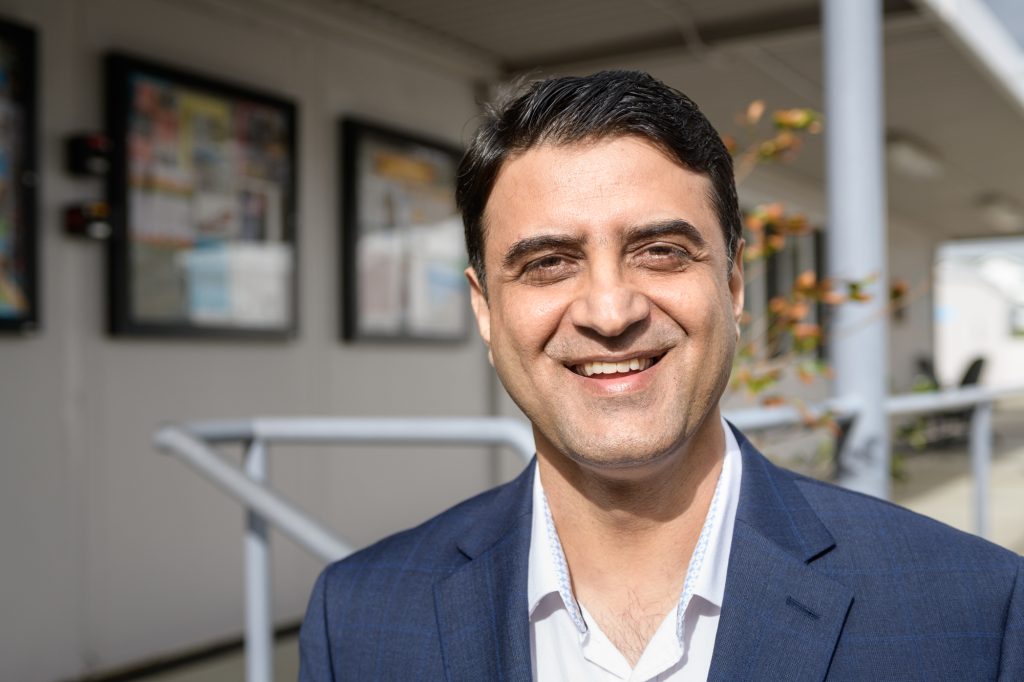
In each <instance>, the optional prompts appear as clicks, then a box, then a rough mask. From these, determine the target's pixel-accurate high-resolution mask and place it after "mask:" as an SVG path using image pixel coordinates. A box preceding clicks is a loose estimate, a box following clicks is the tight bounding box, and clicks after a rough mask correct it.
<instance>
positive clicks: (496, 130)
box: [300, 72, 1024, 681]
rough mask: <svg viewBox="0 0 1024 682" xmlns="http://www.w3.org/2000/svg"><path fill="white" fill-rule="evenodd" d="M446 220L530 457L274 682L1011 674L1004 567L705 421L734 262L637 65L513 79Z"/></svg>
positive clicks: (733, 217)
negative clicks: (532, 446) (294, 679)
mask: <svg viewBox="0 0 1024 682" xmlns="http://www.w3.org/2000/svg"><path fill="white" fill-rule="evenodd" d="M458 200H459V206H460V208H461V210H462V212H463V219H464V222H465V227H466V241H467V247H468V251H469V258H470V267H469V269H468V270H467V273H466V274H467V276H468V278H469V281H470V285H471V292H472V302H473V309H474V311H475V313H476V318H477V323H478V326H479V330H480V335H481V336H482V338H483V340H484V342H485V343H486V344H487V346H488V349H489V356H490V359H491V363H492V364H493V365H494V367H495V369H496V370H497V372H498V375H499V376H500V378H501V380H502V383H503V384H504V385H505V388H506V389H507V390H508V392H509V394H510V395H511V396H512V398H513V399H514V400H515V401H516V403H517V404H518V405H519V406H520V408H522V410H523V412H524V413H525V414H526V415H527V417H528V418H529V419H530V421H531V422H532V424H533V430H534V436H535V440H536V446H537V458H536V463H535V465H533V466H530V467H528V468H527V470H526V471H525V472H523V474H522V475H520V476H519V477H518V478H517V479H516V480H514V481H512V482H511V483H509V484H507V485H504V486H502V487H500V488H497V489H495V490H492V491H489V492H486V493H483V494H482V495H479V496H477V497H475V498H473V499H471V500H469V501H467V502H464V503H462V504H461V505H459V506H457V507H455V508H453V509H451V510H449V511H447V512H445V513H443V514H441V515H440V516H438V517H436V518H434V519H432V520H430V521H428V522H426V523H425V524H423V525H422V526H419V527H418V528H415V529H413V530H410V531H406V532H405V533H400V534H398V535H395V536H393V537H390V538H387V539H385V540H383V541H381V542H379V543H377V544H375V545H373V546H372V547H370V548H368V549H365V550H363V551H361V552H359V553H357V554H355V555H353V556H352V557H350V558H348V559H347V560H345V561H342V562H339V563H337V564H334V565H332V566H330V567H328V568H327V570H326V571H325V572H324V573H323V575H321V577H320V578H319V580H318V581H317V584H316V587H315V588H314V591H313V596H312V598H311V600H310V606H309V611H308V613H307V616H306V620H305V622H304V624H303V626H302V635H301V650H302V664H301V665H302V671H301V675H300V676H301V678H302V679H304V680H331V679H353V680H355V679H359V680H417V679H423V680H445V679H447V680H528V679H531V678H532V679H537V680H541V681H546V680H703V679H714V680H738V679H755V680H822V679H825V678H828V679H835V680H865V679H884V680H944V679H949V680H981V679H986V680H987V679H995V678H997V677H998V678H999V679H1004V680H1011V679H1013V680H1021V679H1024V567H1022V559H1021V558H1020V557H1018V556H1016V555H1014V554H1012V553H1010V552H1008V551H1005V550H1002V549H1000V548H997V547H995V546H994V545H991V544H989V543H986V542H984V541H982V540H980V539H978V538H975V537H972V536H969V535H966V534H963V533H959V532H957V531H954V530H952V529H950V528H947V527H945V526H942V525H941V524H938V523H936V522H933V521H930V520H928V519H925V518H923V517H920V516H916V515H914V514H912V513H910V512H907V511H905V510H902V509H899V508H898V507H895V506H892V505H889V504H887V503H885V502H881V501H878V500H874V499H871V498H868V497H865V496H861V495H858V494H856V493H851V492H848V491H843V490H841V489H838V488H835V487H832V486H829V485H827V484H824V483H820V482H817V481H813V480H809V479H806V478H803V477H800V476H797V475H795V474H792V473H790V472H786V471H784V470H781V469H778V468H776V467H774V466H773V465H771V464H770V463H769V462H768V461H767V460H765V459H764V458H763V457H762V456H761V455H760V454H759V453H758V452H757V451H756V450H755V449H754V448H753V447H752V446H751V445H750V443H748V442H747V441H746V440H745V439H744V438H743V436H742V435H741V434H739V433H738V432H735V431H734V430H732V428H731V427H730V426H729V425H728V424H726V423H725V422H724V421H723V420H722V418H721V415H720V412H719V407H718V401H719V398H720V397H721V395H722V392H723V391H724V389H725V386H726V382H727V379H728V376H729V372H730V367H731V362H732V357H733V351H734V348H735V344H736V341H737V337H738V327H737V323H738V320H739V317H740V313H741V311H742V308H743V265H742V263H743V261H742V253H743V242H742V239H741V238H740V219H739V211H738V207H737V199H736V191H735V186H734V181H733V175H732V165H731V161H730V158H729V155H728V153H727V152H726V150H725V148H724V146H723V145H722V142H721V140H720V139H719V137H718V135H717V133H715V131H714V129H713V128H712V127H711V125H710V124H709V123H708V121H707V120H706V119H705V117H704V116H703V115H702V114H701V113H700V111H699V110H698V109H697V107H696V105H695V104H694V103H693V102H692V101H690V100H689V99H688V98H686V97H685V96H684V95H682V94H680V93H678V92H676V91H674V90H671V89H670V88H667V87H666V86H664V85H663V84H661V83H659V82H658V81H655V80H654V79H652V78H651V77H649V76H646V75H644V74H639V73H629V72H603V73H599V74H595V75H593V76H589V77H585V78H556V79H549V80H546V81H541V82H538V83H534V84H533V85H531V86H530V87H529V88H528V89H526V90H525V92H523V93H521V94H519V95H518V96H517V97H515V98H513V99H510V100H509V101H507V102H506V103H504V104H502V105H500V106H498V107H496V108H495V109H494V110H492V111H490V112H489V114H488V116H487V118H486V120H485V122H484V123H483V125H482V127H481V129H480V131H479V132H478V134H477V136H476V138H475V139H474V141H473V143H472V144H471V146H470V148H469V150H468V151H467V153H466V156H465V158H464V159H463V163H462V167H461V169H460V175H459V188H458Z"/></svg>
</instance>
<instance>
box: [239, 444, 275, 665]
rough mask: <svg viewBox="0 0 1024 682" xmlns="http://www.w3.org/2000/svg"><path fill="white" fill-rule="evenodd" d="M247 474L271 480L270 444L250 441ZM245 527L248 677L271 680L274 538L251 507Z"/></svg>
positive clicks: (247, 511) (246, 656)
mask: <svg viewBox="0 0 1024 682" xmlns="http://www.w3.org/2000/svg"><path fill="white" fill-rule="evenodd" d="M245 474H246V475H247V476H248V477H249V478H250V479H252V480H253V481H255V482H257V483H261V484H262V483H263V482H264V481H266V480H267V446H266V444H265V443H264V442H263V441H262V440H259V439H255V440H252V441H250V443H249V447H248V449H247V450H246V452H245ZM245 516H246V519H245V521H246V529H245V679H246V680H247V682H271V680H272V679H273V670H274V624H273V619H272V617H271V603H270V600H271V592H270V590H271V586H270V544H269V543H270V538H269V537H268V533H267V522H266V519H264V518H263V517H262V516H260V515H259V514H257V513H256V512H254V511H253V510H252V509H249V508H247V509H246V512H245Z"/></svg>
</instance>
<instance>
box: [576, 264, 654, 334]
mask: <svg viewBox="0 0 1024 682" xmlns="http://www.w3.org/2000/svg"><path fill="white" fill-rule="evenodd" d="M583 287H584V289H583V290H582V291H580V293H579V295H578V296H577V297H576V299H575V300H574V301H573V303H572V305H571V306H570V308H569V319H570V320H571V321H572V323H573V324H575V325H576V326H578V327H585V328H587V329H591V330H593V331H595V332H597V333H598V334H600V335H601V336H605V337H615V336H619V335H620V334H622V333H624V332H625V331H626V330H627V329H629V328H630V327H631V326H633V325H634V324H636V323H637V322H640V321H641V320H644V319H646V318H647V316H648V315H650V312H651V302H650V299H648V298H647V296H646V295H644V294H643V292H641V291H639V290H638V289H637V288H636V287H635V286H634V285H632V284H631V283H630V282H628V281H627V280H626V278H624V277H623V276H622V272H621V271H620V269H619V268H618V267H614V266H613V267H606V268H601V269H593V270H591V271H590V273H589V276H588V277H587V278H585V279H584V283H583Z"/></svg>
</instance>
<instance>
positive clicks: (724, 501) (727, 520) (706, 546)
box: [527, 419, 742, 642]
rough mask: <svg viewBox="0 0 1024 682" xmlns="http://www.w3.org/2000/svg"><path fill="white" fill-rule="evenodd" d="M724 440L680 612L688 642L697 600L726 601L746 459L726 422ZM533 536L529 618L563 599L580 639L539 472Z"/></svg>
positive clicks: (679, 629)
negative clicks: (546, 603) (689, 614)
mask: <svg viewBox="0 0 1024 682" xmlns="http://www.w3.org/2000/svg"><path fill="white" fill-rule="evenodd" d="M722 430H723V431H724V434H725V453H724V459H723V463H722V473H721V474H720V475H719V478H718V482H717V484H716V486H715V492H714V495H713V497H712V501H711V505H710V507H709V509H708V515H707V517H706V518H705V520H704V525H703V526H702V528H701V533H700V536H699V538H698V540H697V545H696V547H695V549H694V553H693V557H692V558H691V559H690V565H689V566H688V568H687V575H686V579H685V582H684V585H683V591H682V593H681V594H680V598H679V603H678V605H677V607H676V636H677V637H678V639H679V641H680V642H682V641H683V635H684V633H683V617H684V615H685V612H686V609H687V607H688V605H689V602H690V600H691V598H692V597H693V596H698V597H700V598H701V599H704V600H706V601H708V602H710V603H712V604H714V605H715V606H718V607H721V606H722V602H723V600H724V598H725V577H726V569H727V568H728V565H729V553H730V552H729V550H730V548H731V546H732V532H733V528H734V526H735V522H736V508H737V505H738V504H739V490H740V476H741V475H742V457H741V454H740V448H739V444H738V443H737V441H736V436H735V435H734V434H733V432H732V428H731V427H730V426H729V425H728V423H727V422H726V421H725V419H722ZM532 524H533V525H532V528H531V535H530V554H529V567H528V578H527V601H528V603H529V607H530V610H529V615H530V616H531V617H532V616H533V612H534V611H535V610H536V609H537V607H538V606H539V605H540V603H541V601H542V600H543V599H544V598H545V597H547V596H548V595H552V594H556V595H559V597H560V600H561V602H562V605H563V606H564V608H565V609H566V611H567V612H568V613H569V617H570V619H571V620H572V621H573V624H574V625H575V626H576V629H577V630H578V631H579V634H580V636H581V637H583V636H584V635H585V634H586V632H587V624H586V621H585V620H584V619H583V614H582V611H581V609H580V606H579V603H578V602H577V601H576V597H575V595H574V594H573V592H572V584H571V582H570V577H569V568H568V564H567V563H566V561H565V554H564V552H563V550H562V543H561V541H560V540H559V539H558V531H557V530H556V529H555V526H554V522H553V521H552V519H551V511H550V509H549V508H548V504H547V499H546V497H545V495H544V486H543V484H542V483H541V480H540V471H539V469H538V471H537V472H536V473H535V474H534V477H533V522H532Z"/></svg>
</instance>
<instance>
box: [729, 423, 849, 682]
mask: <svg viewBox="0 0 1024 682" xmlns="http://www.w3.org/2000/svg"><path fill="white" fill-rule="evenodd" d="M733 430H734V431H736V430H735V429H733ZM736 438H737V440H738V441H739V443H740V451H741V452H742V453H743V479H742V483H741V486H740V502H739V508H738V509H737V513H736V528H735V530H734V532H733V539H732V549H731V552H730V557H729V568H728V572H727V574H726V583H725V599H724V601H723V604H722V614H721V617H720V619H719V623H718V634H717V636H716V638H715V650H714V653H713V655H712V660H711V670H710V673H709V680H734V679H784V680H822V679H824V678H825V676H826V675H827V673H828V667H829V664H830V663H831V660H832V654H833V652H834V651H835V647H836V644H837V642H838V639H839V634H840V632H841V631H842V628H843V625H844V623H845V621H846V616H847V613H848V612H849V609H850V605H851V603H852V601H853V592H852V591H851V590H850V589H849V588H847V587H846V586H844V585H842V584H840V583H837V582H835V581H834V580H832V579H831V578H828V577H827V576H825V575H824V574H822V573H820V572H819V571H817V570H815V569H814V568H812V566H811V565H812V564H813V562H814V561H815V560H816V559H818V558H820V557H821V556H823V555H824V554H826V553H828V552H829V551H831V550H832V549H833V548H834V547H835V541H834V539H833V538H832V535H831V534H830V533H829V532H828V530H827V529H826V528H825V526H824V525H823V524H822V522H821V520H820V519H819V518H818V516H817V514H816V513H815V512H814V510H813V509H812V508H811V506H810V504H808V502H807V499H806V498H805V497H804V496H803V493H801V492H800V490H799V488H798V487H797V486H796V483H795V482H794V480H793V478H792V475H791V474H788V473H786V472H784V471H782V470H781V469H778V468H777V467H775V466H774V465H773V464H771V463H770V462H769V461H768V460H767V459H765V458H764V456H763V455H761V453H759V452H758V451H757V450H756V449H755V448H754V446H753V445H751V444H750V442H749V441H747V439H746V438H744V437H743V435H742V434H740V433H739V432H738V431H736Z"/></svg>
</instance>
